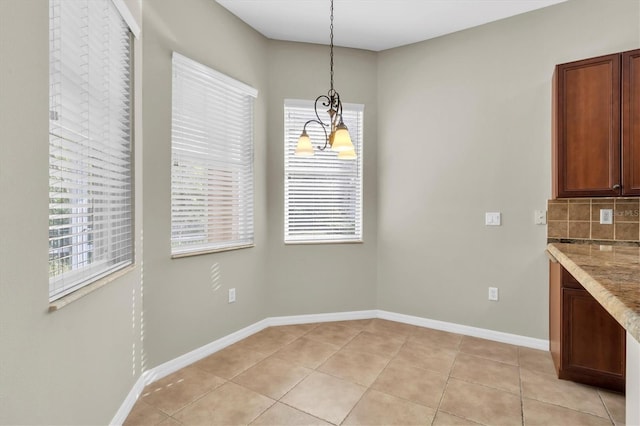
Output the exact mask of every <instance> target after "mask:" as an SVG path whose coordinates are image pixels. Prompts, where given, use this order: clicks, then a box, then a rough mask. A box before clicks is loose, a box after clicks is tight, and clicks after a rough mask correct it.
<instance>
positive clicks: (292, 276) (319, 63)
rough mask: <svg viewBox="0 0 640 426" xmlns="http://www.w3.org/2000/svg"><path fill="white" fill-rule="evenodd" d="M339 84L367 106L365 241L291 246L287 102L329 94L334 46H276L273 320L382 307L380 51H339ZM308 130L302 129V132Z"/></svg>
mask: <svg viewBox="0 0 640 426" xmlns="http://www.w3.org/2000/svg"><path fill="white" fill-rule="evenodd" d="M334 56H335V65H334V70H335V83H334V86H335V88H336V90H337V91H338V92H339V93H340V97H341V99H342V100H343V101H344V102H347V103H360V104H364V105H365V109H364V132H363V152H364V153H363V161H364V163H363V209H362V211H363V239H364V242H363V243H353V244H352V243H349V244H284V100H285V99H286V98H293V99H312V100H313V99H315V98H316V97H317V96H319V95H321V94H326V93H327V91H328V90H329V48H328V47H327V46H320V45H311V44H305V43H292V42H281V41H271V42H270V44H269V68H268V69H269V72H268V74H269V86H268V87H269V98H268V104H267V111H268V112H267V114H268V115H267V118H268V123H269V124H268V126H267V130H268V142H267V144H268V146H267V161H268V164H267V198H266V202H267V208H268V223H267V230H268V238H267V241H266V243H267V251H266V256H267V277H268V279H267V282H268V283H269V284H268V293H267V299H266V301H267V302H268V303H267V307H268V316H280V315H299V314H315V313H326V312H343V311H357V310H368V309H373V308H375V292H376V288H375V283H376V268H375V267H374V265H373V263H372V262H373V260H374V259H375V258H376V251H377V239H378V238H377V221H378V220H377V212H376V200H377V192H378V188H377V185H378V181H377V173H376V162H377V158H378V157H377V149H378V148H377V139H378V138H377V132H376V126H377V122H378V119H377V117H378V114H377V109H378V108H377V105H376V104H377V98H376V81H377V80H376V76H377V73H376V56H377V55H376V53H374V52H369V51H363V50H356V49H343V48H336V49H335V51H334ZM300 131H302V129H300Z"/></svg>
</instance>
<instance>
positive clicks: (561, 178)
mask: <svg viewBox="0 0 640 426" xmlns="http://www.w3.org/2000/svg"><path fill="white" fill-rule="evenodd" d="M552 107H553V113H552V114H553V116H552V141H553V150H552V152H553V161H552V162H553V165H552V167H553V198H566V197H599V196H606V197H616V196H632V195H634V196H635V195H640V49H638V50H633V51H629V52H624V53H616V54H613V55H607V56H600V57H597V58H591V59H585V60H582V61H576V62H570V63H567V64H561V65H557V66H556V69H555V72H554V74H553V105H552Z"/></svg>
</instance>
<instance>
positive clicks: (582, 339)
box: [560, 288, 626, 391]
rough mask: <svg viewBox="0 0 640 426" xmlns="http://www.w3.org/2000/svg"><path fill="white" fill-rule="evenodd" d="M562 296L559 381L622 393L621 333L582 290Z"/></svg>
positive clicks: (608, 316)
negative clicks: (563, 380)
mask: <svg viewBox="0 0 640 426" xmlns="http://www.w3.org/2000/svg"><path fill="white" fill-rule="evenodd" d="M562 294H563V296H562V299H563V300H562V304H563V317H564V318H563V333H562V334H563V342H562V373H561V375H560V376H561V378H564V379H569V380H575V381H577V382H581V383H586V384H591V385H594V386H601V387H606V388H609V389H614V390H619V391H624V383H625V382H624V380H625V346H626V340H625V339H626V336H625V333H624V329H623V328H622V327H621V326H620V324H618V323H617V322H616V320H615V319H614V318H613V317H612V316H611V315H609V313H608V312H607V311H605V310H604V308H603V307H602V306H600V304H599V303H598V302H597V301H596V300H595V299H594V298H593V297H592V296H591V295H590V294H589V292H587V291H586V290H578V289H574V288H564V289H563V290H562Z"/></svg>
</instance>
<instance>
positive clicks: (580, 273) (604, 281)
mask: <svg viewBox="0 0 640 426" xmlns="http://www.w3.org/2000/svg"><path fill="white" fill-rule="evenodd" d="M547 253H548V254H550V255H551V257H552V258H553V259H555V260H557V261H558V262H559V263H560V264H561V265H562V266H563V267H564V268H565V269H566V270H567V271H569V272H570V273H571V275H573V276H574V277H575V279H577V280H578V282H580V284H582V286H583V287H584V288H585V289H586V290H587V291H588V292H589V293H591V295H592V296H593V297H594V298H595V299H596V300H597V301H598V302H599V303H600V304H601V305H602V306H603V307H604V308H605V309H606V310H607V311H608V312H609V313H610V314H611V316H613V317H614V318H615V319H616V321H618V322H619V323H620V324H621V325H622V326H623V327H624V328H625V330H627V331H628V332H629V333H630V334H631V335H632V336H633V337H634V338H635V339H636V340H637V341H639V342H640V248H639V247H625V246H610V245H600V244H567V243H550V244H548V245H547ZM553 259H552V260H553Z"/></svg>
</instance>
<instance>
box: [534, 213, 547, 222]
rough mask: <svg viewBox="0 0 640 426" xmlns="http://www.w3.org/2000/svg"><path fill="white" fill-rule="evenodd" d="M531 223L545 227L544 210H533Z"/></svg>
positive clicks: (545, 216)
mask: <svg viewBox="0 0 640 426" xmlns="http://www.w3.org/2000/svg"><path fill="white" fill-rule="evenodd" d="M533 223H534V224H536V225H546V224H547V212H546V211H544V210H535V211H534V212H533Z"/></svg>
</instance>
